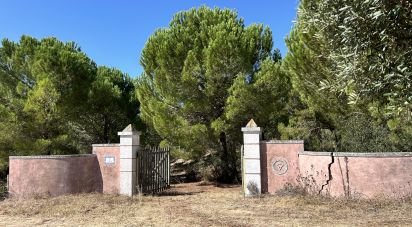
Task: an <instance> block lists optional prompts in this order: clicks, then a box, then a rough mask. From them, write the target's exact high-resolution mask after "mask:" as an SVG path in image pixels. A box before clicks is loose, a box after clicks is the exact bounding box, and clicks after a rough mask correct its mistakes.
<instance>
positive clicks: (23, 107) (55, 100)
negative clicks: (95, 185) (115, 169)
mask: <svg viewBox="0 0 412 227" xmlns="http://www.w3.org/2000/svg"><path fill="white" fill-rule="evenodd" d="M138 106H139V105H138V102H137V100H136V99H135V95H134V82H133V81H132V80H131V79H130V78H129V77H128V76H127V75H125V74H123V73H121V72H120V71H119V70H115V69H110V68H107V67H97V66H96V64H95V63H94V62H93V61H92V60H91V59H90V58H89V57H87V55H86V54H85V53H83V52H82V51H81V49H80V48H79V47H78V46H77V44H75V43H74V42H67V43H64V42H61V41H59V40H57V39H56V38H45V39H41V40H37V39H35V38H32V37H29V36H22V37H21V39H20V41H19V42H12V41H10V40H7V39H4V40H2V45H1V47H0V118H1V121H0V153H1V155H0V175H2V174H4V170H6V169H7V158H8V156H9V155H40V154H73V153H79V152H83V153H84V152H88V151H90V150H91V146H90V144H91V143H96V142H97V143H98V142H109V141H113V140H117V135H116V133H117V131H118V130H121V129H122V128H123V127H124V125H127V124H129V123H136V122H137V112H138ZM0 177H1V176H0Z"/></svg>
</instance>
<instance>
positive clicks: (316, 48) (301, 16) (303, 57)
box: [278, 0, 411, 152]
mask: <svg viewBox="0 0 412 227" xmlns="http://www.w3.org/2000/svg"><path fill="white" fill-rule="evenodd" d="M410 6H411V4H410V2H408V1H402V2H399V3H396V4H393V3H392V2H388V1H369V0H367V1H360V0H359V1H346V0H339V1H329V0H320V1H307V0H302V1H301V2H300V5H299V9H298V17H297V22H296V24H295V26H294V27H293V29H292V31H291V33H290V36H289V37H288V38H287V39H286V43H287V46H288V48H289V52H288V55H287V56H286V58H285V60H284V62H283V63H284V64H283V67H284V69H285V71H287V72H288V73H289V74H290V77H291V81H292V85H293V91H292V93H291V94H290V98H289V100H290V101H289V104H288V112H289V113H291V115H290V117H289V120H288V122H287V124H280V125H279V126H278V129H279V131H280V133H281V135H282V138H284V139H305V145H306V148H307V149H311V150H320V151H325V150H326V151H348V152H353V151H358V152H360V151H365V152H366V151H370V152H372V151H375V152H379V151H408V150H409V148H407V147H408V146H409V147H410V142H408V138H411V137H410V135H411V134H410V126H409V125H410V123H408V122H409V121H408V119H409V118H410V110H408V108H409V107H408V105H409V104H408V103H407V102H409V101H407V100H408V99H409V98H408V97H409V94H408V89H407V88H408V87H409V86H410V85H409V83H410V81H409V77H408V75H409V74H408V72H409V68H410V59H411V57H410V51H409V50H410V49H411V47H410V45H409V46H408V43H407V42H404V41H403V40H402V39H400V37H404V38H405V37H409V36H410V31H411V30H410V29H408V28H410V27H411V23H410V22H411V21H410V16H409V12H410ZM399 18H402V21H403V22H402V23H398V22H396V21H399V20H398V19H399ZM400 67H401V68H402V70H403V71H402V72H397V71H399V70H398V69H399V68H400ZM399 73H400V74H399ZM395 74H396V75H395ZM401 74H402V75H401ZM388 75H390V76H388ZM400 90H401V91H400ZM394 107H395V108H394ZM399 110H401V111H399ZM388 113H390V114H392V115H388ZM393 113H398V114H397V115H393ZM354 116H357V117H354ZM398 122H403V124H399V123H398ZM355 135H356V136H355Z"/></svg>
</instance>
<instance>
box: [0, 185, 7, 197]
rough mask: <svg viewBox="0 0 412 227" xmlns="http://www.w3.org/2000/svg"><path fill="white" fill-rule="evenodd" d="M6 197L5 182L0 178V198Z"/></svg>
mask: <svg viewBox="0 0 412 227" xmlns="http://www.w3.org/2000/svg"><path fill="white" fill-rule="evenodd" d="M6 197H7V182H6V181H2V180H0V200H3V199H5V198H6Z"/></svg>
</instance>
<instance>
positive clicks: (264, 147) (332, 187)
mask: <svg viewBox="0 0 412 227" xmlns="http://www.w3.org/2000/svg"><path fill="white" fill-rule="evenodd" d="M277 163H280V165H279V166H278V167H276V165H278V164H277ZM285 163H286V164H285ZM286 166H287V168H286ZM285 169H286V171H285ZM411 169H412V153H331V152H309V151H304V147H303V141H262V142H261V180H262V192H264V193H265V192H266V193H272V194H273V193H276V192H277V191H279V190H280V189H283V188H284V187H285V186H286V185H287V184H292V185H297V186H301V187H304V188H306V189H307V191H308V192H310V193H314V194H318V193H320V194H324V195H331V196H350V197H356V198H359V197H360V198H370V197H375V196H389V197H404V196H408V195H412V171H411Z"/></svg>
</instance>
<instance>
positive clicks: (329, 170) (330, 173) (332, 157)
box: [318, 152, 335, 194]
mask: <svg viewBox="0 0 412 227" xmlns="http://www.w3.org/2000/svg"><path fill="white" fill-rule="evenodd" d="M330 157H331V162H330V163H329V165H328V174H329V176H328V179H327V180H326V183H325V184H323V185H322V187H321V188H320V190H319V192H318V194H320V193H322V191H323V188H324V187H325V186H327V185H328V184H329V182H330V181H331V180H332V179H333V176H332V169H331V168H332V165H333V163H335V157H334V156H333V152H331V153H330Z"/></svg>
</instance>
